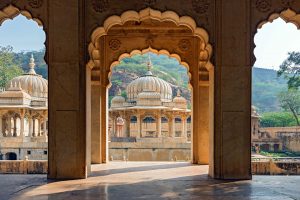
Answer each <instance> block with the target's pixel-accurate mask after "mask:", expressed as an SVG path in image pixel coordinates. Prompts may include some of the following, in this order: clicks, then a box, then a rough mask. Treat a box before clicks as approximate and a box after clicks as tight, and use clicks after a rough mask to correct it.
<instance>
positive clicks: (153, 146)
mask: <svg viewBox="0 0 300 200" xmlns="http://www.w3.org/2000/svg"><path fill="white" fill-rule="evenodd" d="M109 158H110V160H127V161H190V159H191V143H172V142H165V143H158V142H148V143H147V142H110V143H109Z"/></svg>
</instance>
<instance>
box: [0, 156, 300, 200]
mask: <svg viewBox="0 0 300 200" xmlns="http://www.w3.org/2000/svg"><path fill="white" fill-rule="evenodd" d="M207 171H208V167H207V166H198V165H191V164H189V163H184V162H182V163H180V162H176V163H175V162H127V163H126V162H111V163H109V164H106V165H102V166H101V168H100V165H94V166H93V173H92V177H89V178H88V179H82V180H64V181H57V182H55V181H51V180H47V179H46V176H45V175H0V188H1V189H0V197H1V198H0V199H1V200H7V199H10V200H27V199H30V200H43V199H47V200H49V199H51V200H64V199H72V200H88V199H101V200H102V199H103V200H104V199H105V200H115V199H116V200H123V199H124V200H127V199H149V200H150V199H151V200H153V199H155V200H157V199H189V200H190V199H204V200H210V199H222V200H227V199H228V200H229V199H230V200H241V199H243V200H245V199H246V200H247V199H270V200H271V199H272V200H286V199H294V200H295V199H300V193H299V183H300V176H254V177H253V180H249V181H220V180H213V179H210V178H209V177H208V176H207Z"/></svg>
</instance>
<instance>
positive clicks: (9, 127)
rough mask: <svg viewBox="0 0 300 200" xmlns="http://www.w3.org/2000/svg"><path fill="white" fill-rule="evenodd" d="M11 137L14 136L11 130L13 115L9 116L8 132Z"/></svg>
mask: <svg viewBox="0 0 300 200" xmlns="http://www.w3.org/2000/svg"><path fill="white" fill-rule="evenodd" d="M7 135H8V136H9V137H11V136H12V132H11V117H8V134H7Z"/></svg>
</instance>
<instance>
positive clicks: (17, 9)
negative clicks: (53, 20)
mask: <svg viewBox="0 0 300 200" xmlns="http://www.w3.org/2000/svg"><path fill="white" fill-rule="evenodd" d="M25 2H26V1H17V2H16V3H15V4H11V3H6V4H4V3H3V5H2V6H1V5H0V26H1V25H2V23H3V22H4V21H5V20H8V19H11V20H12V19H13V18H15V17H16V16H18V15H20V14H21V15H23V16H25V17H26V18H27V19H29V20H30V19H32V20H33V21H35V22H36V23H37V24H38V25H39V26H43V27H44V29H45V27H46V26H47V21H48V20H47V19H48V18H47V9H46V7H45V6H44V4H38V5H37V6H38V7H35V5H34V4H31V3H30V1H27V4H26V3H25Z"/></svg>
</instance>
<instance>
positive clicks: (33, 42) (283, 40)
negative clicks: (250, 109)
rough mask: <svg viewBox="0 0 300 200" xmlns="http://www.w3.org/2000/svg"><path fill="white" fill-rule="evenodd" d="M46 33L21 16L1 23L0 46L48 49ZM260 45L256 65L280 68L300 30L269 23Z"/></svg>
mask: <svg viewBox="0 0 300 200" xmlns="http://www.w3.org/2000/svg"><path fill="white" fill-rule="evenodd" d="M44 42H45V33H44V31H43V28H42V27H39V26H38V24H37V23H36V22H34V21H33V20H28V19H26V18H25V17H24V16H22V15H19V16H17V17H15V18H14V19H13V20H6V21H4V23H3V24H2V25H1V26H0V46H7V45H10V46H12V47H13V48H14V51H15V52H20V51H28V50H31V51H32V50H34V51H38V50H41V49H43V48H44ZM254 42H255V44H256V48H255V49H254V54H255V57H256V63H255V65H254V66H256V67H261V68H269V69H276V70H277V69H278V68H279V66H280V64H281V63H282V62H283V61H284V60H285V59H286V58H287V54H288V52H291V51H300V31H299V30H297V28H296V26H295V25H293V24H291V23H288V24H287V23H286V22H284V21H283V20H282V19H280V18H278V19H276V20H274V21H273V22H272V23H266V24H265V25H263V27H262V28H261V29H259V30H258V32H257V34H256V35H255V37H254Z"/></svg>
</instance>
